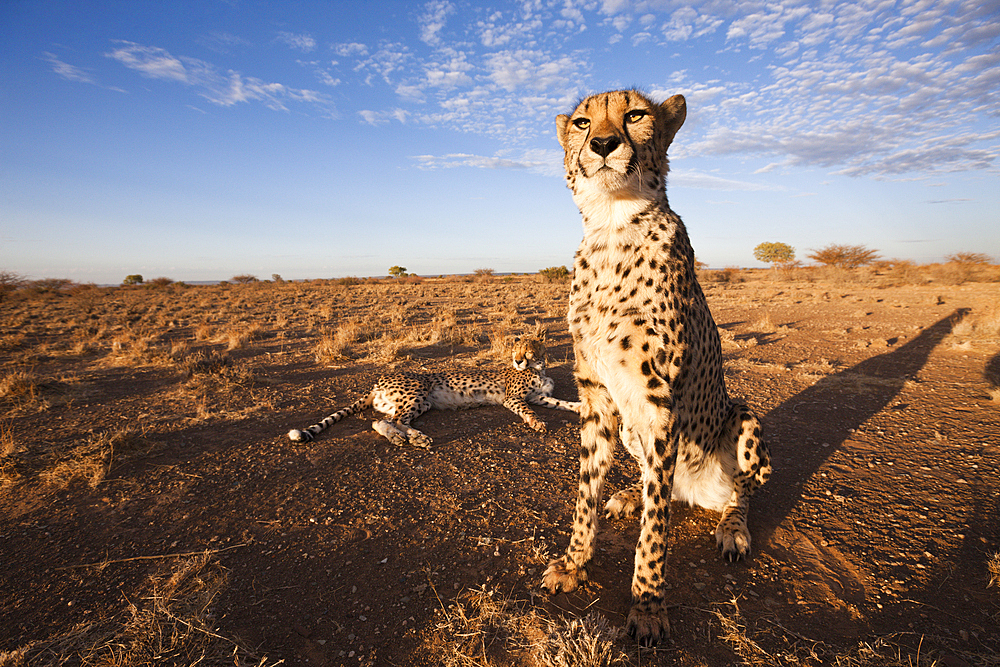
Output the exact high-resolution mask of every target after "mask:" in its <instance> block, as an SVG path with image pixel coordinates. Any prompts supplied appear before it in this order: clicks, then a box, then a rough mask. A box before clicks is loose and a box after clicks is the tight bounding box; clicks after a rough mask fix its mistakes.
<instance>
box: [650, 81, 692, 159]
mask: <svg viewBox="0 0 1000 667" xmlns="http://www.w3.org/2000/svg"><path fill="white" fill-rule="evenodd" d="M656 118H657V120H658V121H659V126H660V127H659V128H658V129H659V131H660V133H661V135H660V137H659V142H660V146H659V148H660V150H662V151H663V152H664V153H666V152H667V148H668V147H669V146H670V143H671V142H672V141H673V140H674V135H675V134H677V130H679V129H681V125H683V124H684V119H685V118H687V102H686V101H685V100H684V96H683V95H674V96H673V97H671V98H670V99H668V100H667V101H665V102H663V103H662V104H660V105H659V106H658V107H657V111H656Z"/></svg>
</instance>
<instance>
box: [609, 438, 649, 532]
mask: <svg viewBox="0 0 1000 667" xmlns="http://www.w3.org/2000/svg"><path fill="white" fill-rule="evenodd" d="M618 437H619V438H620V439H621V442H622V445H623V446H624V447H625V449H626V450H628V453H629V454H631V455H632V458H634V459H635V460H636V463H638V464H639V469H640V470H641V469H642V465H643V464H642V460H643V453H642V442H641V441H640V440H639V436H638V435H636V433H635V432H634V431H632V430H631V429H627V428H625V426H624V425H623V426H621V427H620V428H619V429H618ZM642 504H643V500H642V482H641V481H640V482H636V483H635V484H633V485H632V486H630V487H629V488H627V489H622V490H621V491H619V492H618V493H616V494H615V495H613V496H611V497H610V498H609V499H608V502H606V503H605V504H604V517H605V518H606V519H621V518H624V517H626V516H628V515H630V514H632V513H633V512H635V511H636V510H637V509H639V508H641V507H642Z"/></svg>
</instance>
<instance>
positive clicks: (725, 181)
mask: <svg viewBox="0 0 1000 667" xmlns="http://www.w3.org/2000/svg"><path fill="white" fill-rule="evenodd" d="M669 184H670V185H672V186H677V187H682V188H699V189H702V190H730V191H743V192H755V191H762V190H780V189H781V188H778V187H776V186H774V185H770V184H767V183H753V182H749V181H739V180H735V179H731V178H723V177H721V176H715V175H713V174H706V173H704V172H701V171H691V170H684V169H678V170H676V171H674V170H672V171H671V172H670V180H669Z"/></svg>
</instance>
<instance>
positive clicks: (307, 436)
mask: <svg viewBox="0 0 1000 667" xmlns="http://www.w3.org/2000/svg"><path fill="white" fill-rule="evenodd" d="M374 400H375V392H374V391H372V392H370V393H369V394H368V395H367V396H364V397H362V398H359V399H358V400H357V401H355V402H354V403H353V404H352V405H350V406H349V407H346V408H344V409H342V410H338V411H337V412H334V413H333V414H332V415H330V416H329V417H327V418H326V419H324V420H323V421H321V422H319V423H318V424H313V425H312V426H310V427H309V428H307V429H305V430H302V431H300V430H298V429H297V428H293V429H292V430H291V431H289V432H288V439H289V440H291V441H292V442H312V441H313V440H315V439H316V436H317V435H319V434H320V433H322V432H323V431H325V430H326V429H328V428H329V427H331V426H333V425H334V424H336V423H337V422H339V421H340V420H341V419H343V418H344V417H348V416H350V415H353V414H354V413H356V412H361V411H362V410H365V409H367V408H370V407H371V406H372V402H373V401H374Z"/></svg>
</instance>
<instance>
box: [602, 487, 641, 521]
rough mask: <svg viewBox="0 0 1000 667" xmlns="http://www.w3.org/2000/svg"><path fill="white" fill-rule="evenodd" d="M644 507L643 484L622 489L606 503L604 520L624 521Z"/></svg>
mask: <svg viewBox="0 0 1000 667" xmlns="http://www.w3.org/2000/svg"><path fill="white" fill-rule="evenodd" d="M640 507H642V482H636V483H635V484H633V485H632V486H630V487H629V488H627V489H622V490H621V491H619V492H618V493H616V494H615V495H613V496H611V497H610V498H608V502H606V503H604V518H606V519H622V518H624V517H627V516H628V515H630V514H632V513H633V512H635V511H636V510H637V509H639V508H640Z"/></svg>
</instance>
